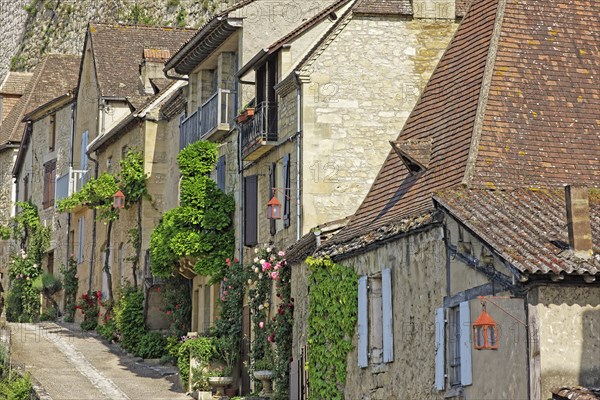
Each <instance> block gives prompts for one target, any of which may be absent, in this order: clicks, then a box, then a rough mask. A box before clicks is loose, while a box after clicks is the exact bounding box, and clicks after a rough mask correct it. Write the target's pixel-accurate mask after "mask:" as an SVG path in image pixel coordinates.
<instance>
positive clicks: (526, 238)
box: [435, 188, 600, 275]
mask: <svg viewBox="0 0 600 400" xmlns="http://www.w3.org/2000/svg"><path fill="white" fill-rule="evenodd" d="M435 200H436V201H438V202H439V204H440V205H441V206H442V208H444V209H446V210H448V212H449V213H450V214H451V215H452V216H454V217H455V218H456V219H458V220H459V221H461V222H462V223H463V224H464V225H465V226H467V227H468V228H469V229H470V230H472V231H473V232H475V234H476V235H478V236H479V237H480V238H482V239H483V240H484V241H485V242H486V243H488V244H489V245H490V246H492V247H493V248H494V250H495V251H497V252H498V254H499V255H500V256H502V257H503V258H504V259H505V260H506V261H508V262H509V263H510V264H512V265H513V266H514V267H515V268H517V269H518V270H519V271H521V272H524V273H542V274H546V273H556V274H559V273H567V274H583V273H585V272H587V273H590V274H592V275H595V274H599V273H600V191H599V190H598V189H595V191H592V192H591V196H590V216H591V225H592V241H593V250H594V254H595V255H594V256H593V257H592V258H591V259H590V260H587V261H584V260H582V259H578V258H576V257H575V256H574V255H573V251H572V250H569V234H568V230H567V217H566V213H567V211H566V210H567V209H566V202H565V191H564V189H517V190H487V189H467V188H453V189H448V190H445V191H443V192H441V193H438V194H437V195H436V196H435Z"/></svg>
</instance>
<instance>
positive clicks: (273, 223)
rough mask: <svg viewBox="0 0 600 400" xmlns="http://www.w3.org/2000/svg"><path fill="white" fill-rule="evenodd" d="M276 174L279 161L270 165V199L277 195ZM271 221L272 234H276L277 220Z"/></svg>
mask: <svg viewBox="0 0 600 400" xmlns="http://www.w3.org/2000/svg"><path fill="white" fill-rule="evenodd" d="M276 174H277V163H271V166H270V167H269V184H270V187H269V194H268V197H267V198H268V199H269V200H271V198H272V197H274V196H277V190H276V179H277V177H276ZM269 223H270V233H271V236H274V235H275V234H276V233H277V221H276V220H274V219H271V220H269Z"/></svg>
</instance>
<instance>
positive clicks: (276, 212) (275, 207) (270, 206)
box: [267, 196, 281, 219]
mask: <svg viewBox="0 0 600 400" xmlns="http://www.w3.org/2000/svg"><path fill="white" fill-rule="evenodd" d="M267 218H269V219H281V202H279V199H278V198H277V196H273V198H272V199H271V200H269V202H268V203H267Z"/></svg>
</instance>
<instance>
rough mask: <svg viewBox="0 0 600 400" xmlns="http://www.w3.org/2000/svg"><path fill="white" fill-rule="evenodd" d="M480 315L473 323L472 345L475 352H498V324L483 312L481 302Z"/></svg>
mask: <svg viewBox="0 0 600 400" xmlns="http://www.w3.org/2000/svg"><path fill="white" fill-rule="evenodd" d="M481 306H482V308H483V310H482V311H481V315H479V317H478V318H477V320H475V322H474V323H473V345H474V347H475V349H477V350H498V324H496V321H494V319H493V318H492V317H491V316H490V314H488V313H487V312H486V311H485V303H484V302H482V303H481Z"/></svg>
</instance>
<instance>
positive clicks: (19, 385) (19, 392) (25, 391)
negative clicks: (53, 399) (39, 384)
mask: <svg viewBox="0 0 600 400" xmlns="http://www.w3.org/2000/svg"><path fill="white" fill-rule="evenodd" d="M30 393H31V379H30V378H29V375H24V376H21V375H19V374H14V375H13V376H12V377H10V378H5V379H3V380H0V398H2V399H9V400H29V399H30V397H29V395H30Z"/></svg>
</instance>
